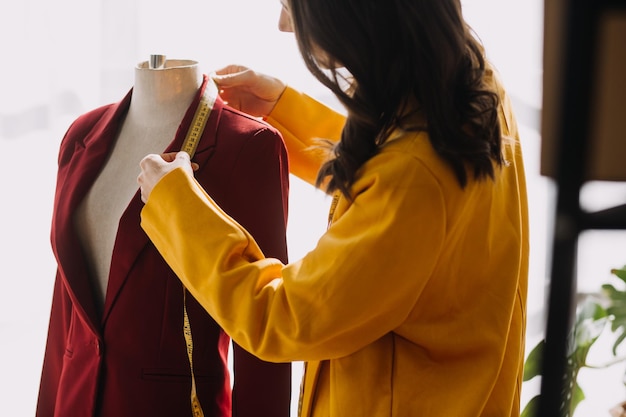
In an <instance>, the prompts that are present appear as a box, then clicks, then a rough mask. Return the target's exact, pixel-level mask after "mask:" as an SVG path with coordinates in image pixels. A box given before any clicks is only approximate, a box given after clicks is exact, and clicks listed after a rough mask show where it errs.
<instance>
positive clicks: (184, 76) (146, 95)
mask: <svg viewBox="0 0 626 417" xmlns="http://www.w3.org/2000/svg"><path fill="white" fill-rule="evenodd" d="M202 79H203V76H202V73H201V71H200V68H199V65H198V63H197V62H196V61H191V60H168V61H166V62H165V66H164V68H159V69H153V68H149V66H148V62H142V63H140V64H139V65H137V67H136V68H135V85H134V87H133V93H132V97H131V104H130V109H129V112H128V116H127V119H131V120H132V121H133V122H136V123H138V124H141V125H151V126H155V125H157V126H158V125H167V124H171V123H180V121H181V120H182V118H183V116H184V114H185V112H186V111H187V109H188V107H189V105H190V104H191V102H192V101H193V99H194V97H195V96H196V94H197V92H198V89H199V88H200V86H201V85H202Z"/></svg>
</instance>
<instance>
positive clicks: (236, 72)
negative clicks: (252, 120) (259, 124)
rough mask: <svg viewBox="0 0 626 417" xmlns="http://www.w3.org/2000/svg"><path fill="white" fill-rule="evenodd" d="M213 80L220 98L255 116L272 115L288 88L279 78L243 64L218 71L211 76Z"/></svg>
mask: <svg viewBox="0 0 626 417" xmlns="http://www.w3.org/2000/svg"><path fill="white" fill-rule="evenodd" d="M212 78H213V80H214V81H215V83H216V84H217V86H218V88H219V89H220V96H221V97H222V99H223V100H224V101H225V102H227V103H228V105H229V106H231V107H234V108H235V109H237V110H240V111H242V112H244V113H248V114H250V115H252V116H256V117H265V116H267V115H268V114H270V112H271V111H272V109H273V108H274V106H275V105H276V102H277V101H278V99H279V98H280V96H281V95H282V94H283V91H285V88H286V85H285V83H283V82H282V81H281V80H279V79H278V78H274V77H270V76H268V75H265V74H260V73H258V72H255V71H253V70H251V69H250V68H247V67H244V66H241V65H229V66H227V67H224V68H222V69H219V70H217V71H216V72H215V73H214V74H212Z"/></svg>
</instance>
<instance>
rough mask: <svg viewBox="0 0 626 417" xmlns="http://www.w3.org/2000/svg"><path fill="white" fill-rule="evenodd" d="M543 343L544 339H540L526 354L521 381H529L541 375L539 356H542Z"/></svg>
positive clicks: (544, 342)
mask: <svg viewBox="0 0 626 417" xmlns="http://www.w3.org/2000/svg"><path fill="white" fill-rule="evenodd" d="M545 345H546V341H545V340H541V341H540V342H539V343H537V345H536V346H535V347H534V348H533V350H531V351H530V353H529V354H528V357H527V358H526V362H525V363H524V375H523V376H522V380H523V381H529V380H531V379H533V378H534V377H536V376H539V375H541V358H542V357H543V351H544V349H545Z"/></svg>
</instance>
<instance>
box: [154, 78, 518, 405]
mask: <svg viewBox="0 0 626 417" xmlns="http://www.w3.org/2000/svg"><path fill="white" fill-rule="evenodd" d="M494 80H495V77H494ZM496 85H499V84H496ZM498 88H499V87H498ZM499 92H500V93H501V95H502V98H503V100H502V101H503V107H502V112H501V122H502V129H503V135H504V136H505V146H504V153H505V158H506V162H507V163H506V166H505V167H503V168H502V170H501V171H499V172H498V173H497V176H496V180H495V181H490V180H484V181H480V182H476V181H473V180H470V181H469V183H468V185H467V187H466V188H465V189H464V190H462V189H461V188H460V187H459V185H458V183H457V181H456V178H455V176H454V175H453V173H452V171H451V169H450V168H449V167H448V166H447V165H446V164H445V163H444V162H443V161H442V160H441V159H440V158H439V157H438V156H437V155H436V154H435V152H434V151H433V149H432V147H431V146H430V144H429V141H428V138H427V136H426V133H415V132H413V133H404V134H399V135H398V137H397V138H395V139H394V140H392V141H390V142H389V143H388V144H387V145H385V146H384V148H383V149H382V151H381V152H380V153H379V154H377V155H376V156H375V157H373V158H372V159H371V160H370V161H368V162H367V163H366V164H365V165H364V167H363V169H362V171H361V174H360V176H359V177H358V179H357V181H356V183H355V184H354V186H353V187H352V189H353V195H354V196H355V198H354V200H353V202H352V203H350V202H348V201H347V200H346V199H343V198H340V199H339V202H338V204H337V207H336V210H335V212H334V217H333V222H332V225H331V226H330V227H329V229H328V231H327V232H326V233H325V234H324V235H323V236H322V238H321V239H320V241H319V243H318V244H317V246H316V247H315V249H313V250H312V251H311V252H310V253H308V254H307V255H306V256H305V257H304V258H303V259H301V260H299V261H297V262H293V263H291V264H289V265H283V264H281V262H279V261H278V260H276V259H269V258H265V257H264V256H263V253H262V252H261V250H260V249H259V248H258V246H257V244H256V243H255V241H254V239H253V237H252V236H251V235H250V234H249V233H248V232H247V231H246V230H244V229H243V228H242V227H241V226H240V225H239V224H237V223H236V222H235V221H234V220H233V219H231V218H230V217H229V216H228V215H227V214H226V213H224V212H223V211H222V210H221V209H220V208H219V207H218V206H217V205H216V204H215V203H214V202H213V200H212V199H211V198H210V196H208V195H207V194H206V193H205V192H204V191H203V189H202V188H201V187H200V186H199V185H198V184H197V183H196V182H195V180H194V179H193V178H192V177H190V176H188V175H187V174H185V173H184V171H183V170H180V169H178V170H174V171H173V172H171V173H169V174H168V175H166V176H165V177H164V178H163V179H162V180H161V181H160V182H159V183H158V184H157V185H156V187H155V188H154V190H153V191H152V194H151V196H150V198H149V201H148V203H147V204H146V206H145V208H144V209H143V212H142V226H143V228H144V229H145V231H146V232H147V233H148V235H149V236H150V238H151V239H152V241H153V242H154V244H155V245H156V247H157V248H158V249H159V250H160V252H161V253H162V255H163V256H164V257H165V259H166V260H167V261H168V262H169V264H170V265H171V266H172V268H173V269H174V271H175V272H176V273H177V274H178V276H179V277H180V279H181V281H182V282H183V284H184V285H185V286H186V287H187V288H188V289H189V291H190V292H191V294H193V296H194V297H195V298H196V299H197V300H198V301H199V302H200V303H201V304H202V305H203V306H204V307H205V308H206V310H207V311H208V312H209V313H210V314H211V315H212V316H213V317H214V318H215V320H216V321H217V322H218V323H219V324H220V325H221V326H222V327H223V328H224V329H225V331H226V332H227V333H228V334H229V335H231V336H232V338H233V339H234V340H235V341H236V342H237V343H239V344H240V345H241V346H243V347H244V348H246V349H248V350H249V351H250V352H252V353H253V354H255V355H257V356H259V357H261V358H262V359H265V360H268V361H277V362H281V361H293V360H303V361H306V362H307V364H306V373H305V380H304V387H303V394H302V398H301V413H300V414H301V417H309V416H311V417H326V416H329V417H346V416H367V417H386V416H398V417H404V416H407V417H409V416H415V417H428V416H432V417H452V416H454V417H457V416H485V417H486V416H493V417H496V416H497V417H503V416H518V415H519V406H520V404H519V401H520V389H521V373H522V365H523V360H524V336H525V324H526V292H527V272H528V268H527V264H528V216H527V207H526V205H527V201H526V188H525V179H524V170H523V163H522V156H521V150H520V143H519V141H518V134H517V128H516V125H515V120H514V118H513V115H512V113H511V109H510V104H509V101H508V99H507V98H506V96H505V93H504V92H503V91H502V90H501V89H500V88H499ZM268 121H269V122H270V123H272V124H273V125H274V126H276V127H277V128H279V129H280V130H281V132H282V133H283V135H284V137H285V142H286V143H287V146H288V151H289V154H290V163H291V165H292V168H293V169H292V171H293V172H295V173H298V174H299V175H300V176H302V177H303V178H304V179H306V180H308V181H313V180H314V178H315V173H316V170H317V167H318V166H319V163H320V158H319V156H318V157H315V156H314V157H313V158H309V156H310V155H309V154H308V153H307V152H304V151H303V149H304V147H306V146H307V145H308V144H309V143H311V140H312V139H313V138H316V137H320V136H321V137H331V138H336V137H337V135H338V133H339V131H340V129H341V123H342V122H343V118H342V117H341V116H339V115H338V114H336V113H333V112H332V111H331V110H330V109H327V108H326V107H324V106H322V105H321V104H319V103H317V102H315V101H314V100H313V99H311V98H310V97H307V96H305V95H303V94H300V93H298V92H296V91H294V90H292V89H290V88H289V89H288V90H287V91H286V92H285V93H284V94H283V96H282V98H281V100H280V101H279V103H278V104H277V106H276V108H275V109H274V111H273V112H272V114H271V117H270V118H269V119H268ZM307 155H308V156H307ZM320 215H321V216H324V215H325V214H324V213H320Z"/></svg>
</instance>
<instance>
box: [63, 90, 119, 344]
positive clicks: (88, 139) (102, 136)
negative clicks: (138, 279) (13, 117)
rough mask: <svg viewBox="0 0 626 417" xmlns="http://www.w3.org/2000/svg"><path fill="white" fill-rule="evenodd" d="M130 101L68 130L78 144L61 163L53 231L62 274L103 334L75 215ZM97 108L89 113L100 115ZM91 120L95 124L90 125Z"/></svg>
mask: <svg viewBox="0 0 626 417" xmlns="http://www.w3.org/2000/svg"><path fill="white" fill-rule="evenodd" d="M129 104H130V95H127V96H126V97H125V98H124V99H123V100H122V101H121V102H120V103H118V104H116V105H111V106H108V107H103V108H101V110H102V114H101V115H100V117H99V119H98V120H96V121H95V123H94V122H92V121H91V120H92V119H89V117H85V116H84V117H83V118H82V119H79V120H77V122H76V123H75V124H74V125H73V126H72V127H71V128H70V129H69V130H68V133H67V135H76V140H75V141H74V143H71V142H70V145H69V146H73V147H74V149H73V150H71V149H66V150H64V152H68V151H71V156H70V159H69V160H68V161H65V160H62V161H61V162H60V164H59V173H58V181H57V192H56V196H55V202H54V208H55V209H54V217H53V219H52V233H51V237H52V245H53V250H54V253H55V256H56V257H57V264H58V269H59V273H60V274H61V276H62V277H63V278H64V282H65V286H66V288H67V290H68V292H69V294H70V297H71V298H72V302H73V303H74V305H75V308H76V309H77V311H78V312H79V314H81V315H82V316H83V318H84V319H85V321H86V322H87V323H89V326H90V327H91V328H92V330H93V331H94V332H95V333H96V334H99V333H100V326H99V325H96V323H98V322H99V317H98V312H97V308H96V303H95V300H94V294H93V290H92V287H91V285H92V284H91V282H90V281H89V279H88V277H89V276H90V273H89V268H88V265H87V261H86V259H85V257H84V256H83V251H82V248H81V243H80V240H79V238H78V235H77V233H76V230H75V227H74V221H73V218H74V213H75V212H76V209H77V207H78V205H79V204H80V203H81V201H82V200H83V198H84V197H85V194H86V193H87V191H88V190H89V188H90V187H91V184H92V183H93V182H94V180H95V178H96V176H97V175H98V173H99V172H100V170H101V168H102V165H103V164H104V162H105V161H106V157H107V155H108V154H109V150H110V146H111V144H112V142H113V140H114V138H115V135H116V134H117V129H118V126H119V123H120V121H121V119H122V118H123V116H124V114H125V113H126V110H127V109H128V105H129ZM97 111H98V110H96V111H94V113H92V114H89V115H88V116H90V117H96V116H95V112H97ZM90 123H93V125H92V126H90V125H89V124H90ZM83 124H84V125H83ZM85 129H87V130H85ZM83 135H84V138H83V139H82V140H81V138H80V137H81V136H83Z"/></svg>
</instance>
